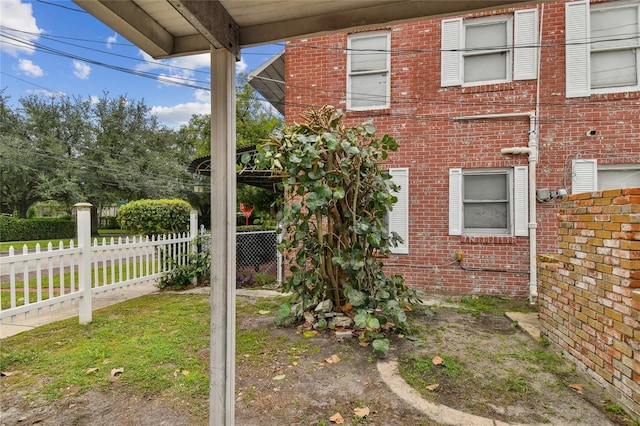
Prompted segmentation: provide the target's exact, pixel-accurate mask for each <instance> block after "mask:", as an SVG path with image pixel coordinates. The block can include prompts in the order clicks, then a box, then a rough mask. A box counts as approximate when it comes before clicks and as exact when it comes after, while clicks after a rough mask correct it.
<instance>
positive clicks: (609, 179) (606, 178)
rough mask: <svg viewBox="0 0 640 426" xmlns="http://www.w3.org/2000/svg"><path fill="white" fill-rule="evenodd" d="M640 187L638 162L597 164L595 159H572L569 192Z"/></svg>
mask: <svg viewBox="0 0 640 426" xmlns="http://www.w3.org/2000/svg"><path fill="white" fill-rule="evenodd" d="M618 188H640V164H607V165H600V166H598V161H597V160H595V159H580V160H573V162H572V173H571V193H572V194H577V193H580V192H591V191H604V190H606V189H618Z"/></svg>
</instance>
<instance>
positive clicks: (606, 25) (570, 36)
mask: <svg viewBox="0 0 640 426" xmlns="http://www.w3.org/2000/svg"><path fill="white" fill-rule="evenodd" d="M565 8H566V9H565V15H566V16H565V17H566V80H567V81H566V91H567V97H581V96H589V95H591V94H592V93H617V92H628V91H637V90H640V3H638V2H637V1H636V2H610V3H602V4H597V5H593V6H592V5H590V4H589V2H588V1H586V0H583V1H577V2H572V3H567V4H566V6H565Z"/></svg>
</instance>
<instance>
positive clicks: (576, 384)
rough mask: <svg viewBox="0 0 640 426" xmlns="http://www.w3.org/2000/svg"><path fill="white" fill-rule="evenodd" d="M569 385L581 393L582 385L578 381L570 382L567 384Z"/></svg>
mask: <svg viewBox="0 0 640 426" xmlns="http://www.w3.org/2000/svg"><path fill="white" fill-rule="evenodd" d="M569 387H570V388H571V389H573V390H575V391H578V393H580V394H581V393H582V385H581V384H580V383H572V384H570V385H569Z"/></svg>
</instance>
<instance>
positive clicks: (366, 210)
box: [257, 106, 415, 352]
mask: <svg viewBox="0 0 640 426" xmlns="http://www.w3.org/2000/svg"><path fill="white" fill-rule="evenodd" d="M342 121H343V115H342V114H340V113H337V112H336V110H335V109H334V108H333V107H331V106H324V107H322V108H321V109H319V110H311V111H310V113H309V114H308V116H306V117H304V122H303V123H301V124H294V125H292V126H288V127H286V128H284V129H283V131H282V132H281V133H279V134H275V135H274V136H272V137H271V138H270V139H269V140H268V141H267V142H265V143H264V144H263V145H261V146H260V147H259V156H258V159H257V161H258V163H259V164H260V165H261V166H262V167H264V168H270V169H271V170H273V171H274V172H275V173H279V174H281V176H282V180H283V184H284V188H285V194H286V197H287V202H286V203H285V204H284V207H283V209H282V212H281V219H282V222H283V232H284V233H285V234H286V237H285V238H284V239H283V242H282V243H281V246H280V249H281V250H283V252H285V254H286V255H287V257H288V260H289V261H290V262H291V264H290V272H291V274H290V276H289V277H288V279H287V281H286V283H285V284H284V290H285V291H293V292H294V293H295V294H296V295H297V297H298V298H299V299H300V301H301V302H302V309H303V310H304V309H306V308H308V307H309V306H311V305H313V304H316V303H318V302H320V301H323V300H325V299H329V300H331V301H332V302H333V303H332V304H333V309H334V310H337V311H343V312H347V313H351V314H352V316H353V319H354V321H355V324H356V326H357V327H359V328H361V329H367V330H370V331H375V330H380V329H382V328H385V327H391V326H393V325H398V324H401V323H404V322H405V320H406V315H405V312H404V310H403V308H404V306H405V305H406V304H407V303H412V302H413V301H415V293H414V292H413V291H411V290H410V289H409V288H408V287H407V286H406V285H405V284H404V279H403V278H402V277H401V276H398V275H393V276H387V275H386V274H385V273H384V271H383V264H382V260H381V259H382V258H384V257H385V256H386V255H388V254H389V253H390V250H391V247H393V246H395V245H397V243H398V242H400V241H401V238H400V236H399V235H398V234H396V233H394V232H392V233H389V230H388V226H387V217H388V216H387V215H388V212H389V211H390V210H391V209H392V207H393V204H394V203H395V202H396V201H397V197H395V196H394V195H393V193H394V191H397V190H398V187H397V185H395V184H394V183H393V182H392V180H391V176H390V175H389V173H388V172H386V171H384V170H383V163H384V161H385V160H386V159H387V156H388V152H389V151H395V150H396V149H397V147H398V145H397V143H396V141H395V139H393V138H392V137H391V136H388V135H384V136H382V137H381V138H377V137H376V135H375V130H376V129H375V126H374V125H373V123H372V122H371V121H368V122H365V123H363V124H360V125H356V126H354V127H348V126H346V125H344V124H343V123H342ZM374 336H375V333H374ZM376 343H377V345H376ZM385 345H386V347H388V341H386V339H375V340H374V348H376V351H378V349H382V352H386V350H385ZM376 346H377V347H376Z"/></svg>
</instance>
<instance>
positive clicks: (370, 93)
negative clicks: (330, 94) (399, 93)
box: [347, 31, 391, 110]
mask: <svg viewBox="0 0 640 426" xmlns="http://www.w3.org/2000/svg"><path fill="white" fill-rule="evenodd" d="M347 52H348V54H347V109H349V110H369V109H383V108H389V105H390V103H391V102H390V90H391V83H390V80H391V34H390V33H389V32H387V31H376V32H369V33H358V34H351V35H349V37H348V38H347Z"/></svg>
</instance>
